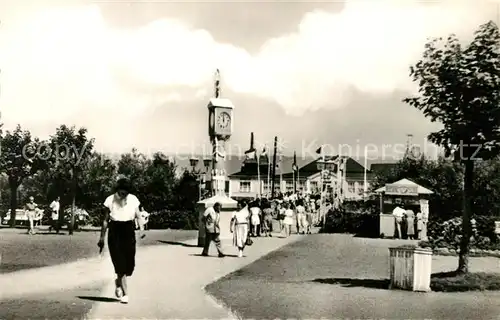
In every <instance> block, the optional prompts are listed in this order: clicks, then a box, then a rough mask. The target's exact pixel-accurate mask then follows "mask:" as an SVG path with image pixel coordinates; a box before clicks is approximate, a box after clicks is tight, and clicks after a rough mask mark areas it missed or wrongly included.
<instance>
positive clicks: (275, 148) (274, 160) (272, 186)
mask: <svg viewBox="0 0 500 320" xmlns="http://www.w3.org/2000/svg"><path fill="white" fill-rule="evenodd" d="M277 149H278V137H274V153H273V167H272V168H271V170H272V174H271V179H272V180H271V183H272V185H271V198H274V195H275V193H274V180H275V177H276V151H277Z"/></svg>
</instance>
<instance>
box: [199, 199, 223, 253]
mask: <svg viewBox="0 0 500 320" xmlns="http://www.w3.org/2000/svg"><path fill="white" fill-rule="evenodd" d="M220 209H221V204H220V203H219V202H216V203H214V206H213V207H209V208H207V209H206V210H205V213H204V214H203V218H204V223H205V245H204V246H203V251H202V253H201V255H202V256H204V257H207V256H208V250H209V249H210V244H211V243H212V241H213V242H215V247H216V248H217V252H218V253H219V257H220V258H223V257H225V254H224V253H223V252H222V244H221V241H220V225H219V223H220Z"/></svg>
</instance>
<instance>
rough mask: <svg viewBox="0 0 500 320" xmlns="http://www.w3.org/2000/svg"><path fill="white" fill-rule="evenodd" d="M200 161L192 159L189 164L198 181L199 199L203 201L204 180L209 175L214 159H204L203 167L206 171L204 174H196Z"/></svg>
mask: <svg viewBox="0 0 500 320" xmlns="http://www.w3.org/2000/svg"><path fill="white" fill-rule="evenodd" d="M199 161H200V160H199V159H198V158H194V157H193V158H191V159H189V164H190V166H191V169H192V171H191V172H192V173H193V174H195V175H196V181H197V182H198V199H199V200H201V199H202V189H203V181H204V180H205V179H203V178H204V177H205V175H206V174H207V172H208V168H209V167H210V165H211V164H212V159H207V158H206V159H203V166H204V167H205V171H204V172H201V171H200V172H196V166H197V165H198V162H199Z"/></svg>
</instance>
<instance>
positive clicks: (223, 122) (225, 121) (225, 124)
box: [217, 112, 231, 129]
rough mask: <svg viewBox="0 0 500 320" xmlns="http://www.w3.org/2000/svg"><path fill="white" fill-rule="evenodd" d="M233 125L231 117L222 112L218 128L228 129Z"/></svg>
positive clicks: (218, 119)
mask: <svg viewBox="0 0 500 320" xmlns="http://www.w3.org/2000/svg"><path fill="white" fill-rule="evenodd" d="M230 124H231V116H230V115H229V113H227V112H221V113H220V114H219V116H218V117H217V126H218V127H219V128H220V129H227V128H229V126H230Z"/></svg>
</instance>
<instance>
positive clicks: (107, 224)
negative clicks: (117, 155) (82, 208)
mask: <svg viewBox="0 0 500 320" xmlns="http://www.w3.org/2000/svg"><path fill="white" fill-rule="evenodd" d="M130 191H131V185H130V182H129V180H128V179H126V178H120V179H118V181H117V183H116V187H115V193H114V194H113V195H110V196H109V197H107V198H106V201H104V206H105V207H106V208H108V212H107V214H106V216H105V218H104V222H103V225H102V230H101V236H100V238H99V242H98V246H99V247H100V248H101V250H102V248H103V247H104V238H105V236H106V230H108V229H109V233H108V248H109V254H110V256H111V261H112V262H113V266H114V268H115V273H116V280H115V285H116V290H115V294H116V297H117V298H119V299H120V301H121V302H122V303H128V299H129V298H128V289H127V277H130V276H131V275H132V273H133V272H134V268H135V251H136V240H135V219H137V221H139V228H140V229H141V231H143V230H144V224H143V222H142V217H141V212H140V211H139V205H140V202H139V199H137V197H136V196H134V195H133V194H131V193H130ZM143 237H144V234H143V235H142V237H141V238H143Z"/></svg>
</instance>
